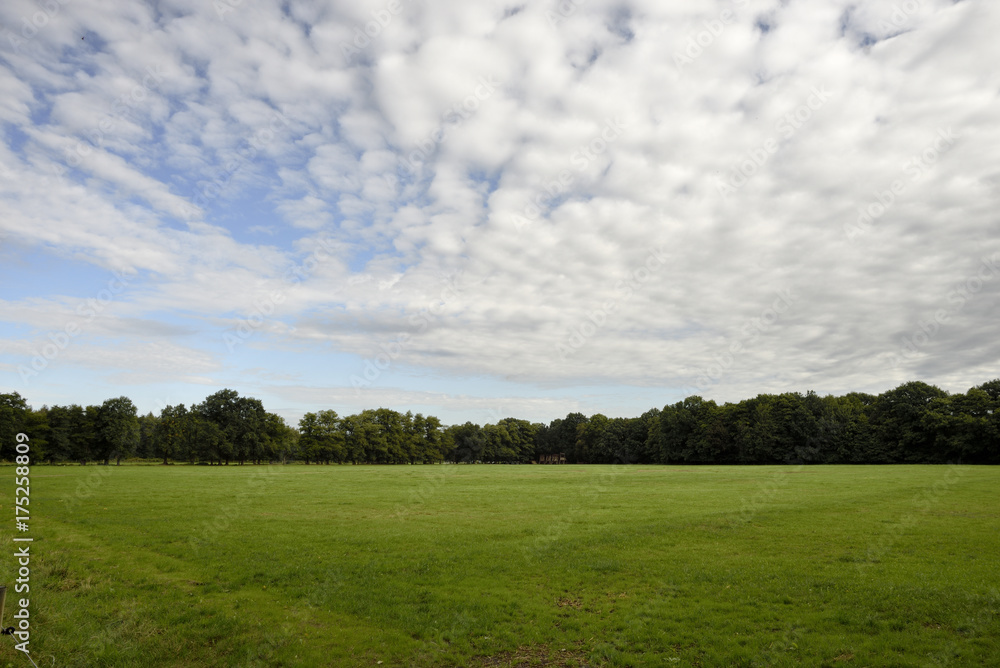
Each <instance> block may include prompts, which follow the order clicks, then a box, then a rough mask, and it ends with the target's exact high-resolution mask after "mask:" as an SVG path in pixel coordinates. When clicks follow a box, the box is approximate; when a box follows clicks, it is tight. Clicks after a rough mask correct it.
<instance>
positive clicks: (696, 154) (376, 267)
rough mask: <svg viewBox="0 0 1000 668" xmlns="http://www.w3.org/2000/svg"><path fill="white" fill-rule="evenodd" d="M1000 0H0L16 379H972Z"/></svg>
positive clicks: (439, 386)
mask: <svg viewBox="0 0 1000 668" xmlns="http://www.w3.org/2000/svg"><path fill="white" fill-rule="evenodd" d="M998 29H1000V7H997V6H995V5H994V4H993V3H988V2H977V1H976V0H966V1H965V2H959V3H955V2H952V1H951V0H884V1H883V0H869V1H862V2H857V1H856V0H852V1H851V2H848V1H846V0H819V1H818V2H810V3H787V2H779V1H778V0H759V1H752V2H751V1H743V0H739V1H736V0H718V1H714V0H703V1H698V2H690V3H662V2H655V1H653V0H648V1H633V2H629V1H622V0H616V1H615V2H609V1H605V0H587V1H585V2H577V1H574V2H562V3H560V2H555V1H547V2H527V3H518V4H517V5H516V6H515V5H513V4H509V3H502V2H483V3H458V2H443V1H442V2H423V3H416V2H408V1H406V0H399V1H396V0H392V1H386V0H373V1H362V2H350V3H348V2H307V1H304V0H303V1H294V0H293V1H292V2H289V3H278V2H267V1H265V2H254V3H250V2H234V1H231V0H228V1H225V2H219V3H214V4H213V3H202V2H191V1H189V0H166V1H164V2H158V3H147V2H129V1H128V0H123V1H122V2H115V3H110V4H109V3H99V2H96V0H73V1H72V2H69V1H67V0H53V1H52V2H48V3H36V2H32V1H30V0H7V1H6V2H4V3H3V4H2V5H0V128H2V133H3V141H2V142H0V173H2V175H3V178H2V179H0V212H2V215H0V254H2V256H3V260H2V262H3V265H2V266H3V269H2V271H3V285H4V294H3V296H2V297H3V301H2V302H0V304H2V309H0V337H2V341H3V346H2V347H0V372H2V373H3V374H4V379H5V380H4V381H3V386H4V387H5V388H7V389H8V390H16V391H19V392H21V393H22V394H24V395H25V396H26V397H28V398H29V400H30V401H33V402H35V403H38V404H41V403H43V402H48V403H51V402H61V403H66V402H70V401H78V402H84V401H87V402H93V401H100V400H102V399H104V398H106V397H107V396H117V395H119V394H129V395H130V396H133V397H134V398H136V400H137V403H138V404H139V406H140V409H143V410H151V409H153V408H154V407H155V405H157V402H160V403H163V402H164V401H165V399H167V398H169V400H170V401H172V402H176V401H185V402H190V401H197V400H200V399H201V398H202V397H204V396H205V394H207V393H208V391H211V389H212V387H216V386H220V387H221V386H230V387H234V388H236V389H238V390H240V391H242V392H245V393H250V394H255V395H257V396H261V397H262V398H264V399H265V402H267V403H268V404H269V407H273V408H275V409H277V410H279V411H281V412H284V413H285V414H286V416H287V417H290V418H292V419H294V418H295V417H297V415H300V414H301V413H302V412H304V411H307V410H315V409H316V408H319V407H336V408H338V409H340V410H353V409H355V408H361V407H367V406H377V405H392V406H393V407H394V408H398V409H403V410H405V409H407V408H414V409H418V410H423V411H424V412H432V413H435V414H438V415H441V416H442V417H444V418H445V419H446V420H448V419H450V420H464V419H472V420H478V421H484V420H486V419H493V416H494V414H496V415H501V414H503V413H504V411H506V412H509V413H511V414H514V413H516V414H517V415H518V416H521V417H527V418H530V419H539V420H548V419H552V418H554V417H557V416H559V415H560V414H563V413H565V412H567V411H569V410H583V411H584V412H595V411H603V412H606V413H609V414H638V413H640V412H642V411H643V410H645V409H647V408H649V407H651V406H662V405H663V404H664V403H666V402H668V401H671V402H672V401H676V400H679V399H680V398H681V397H682V395H683V394H685V393H687V392H689V391H692V388H695V389H696V390H697V391H699V392H701V393H702V394H704V395H705V396H707V397H711V398H714V399H717V400H720V401H724V400H735V399H739V398H742V397H746V396H752V395H754V394H756V393H758V392H769V391H785V390H801V391H804V390H807V389H814V390H817V391H819V392H846V391H851V390H866V391H881V390H884V389H886V388H889V387H892V386H894V385H895V384H898V383H899V382H902V381H904V380H909V379H914V378H920V379H922V380H926V381H928V382H933V383H938V384H940V385H941V386H943V387H945V388H946V389H949V390H964V389H966V388H967V387H968V386H970V385H972V384H975V383H978V382H981V381H983V380H985V379H988V378H993V377H996V376H998V375H1000V369H998V361H997V360H998V359H1000V342H998V341H997V339H996V337H995V335H994V334H995V315H994V314H995V310H996V309H995V307H996V301H997V297H998V295H1000V280H996V277H995V275H994V274H988V275H986V277H984V272H983V270H982V267H983V266H989V267H992V266H994V264H995V260H994V258H995V257H996V253H998V252H1000V248H998V247H997V246H998V242H997V238H998V235H997V231H998V230H997V221H996V217H995V211H996V210H997V207H996V204H997V198H998V185H1000V175H998V172H997V168H996V165H997V164H998V163H1000V122H998V121H1000V105H998V97H997V96H998V90H1000V74H997V73H996V72H995V68H990V67H988V66H987V65H985V64H987V63H992V62H996V61H997V60H998V59H1000V58H998V56H1000V53H998V51H1000V47H998V45H997V40H996V39H995V34H996V32H997V30H998ZM609 123H612V124H613V130H614V131H613V132H612V131H610V130H609ZM931 149H933V150H931ZM654 250H655V257H656V262H655V267H654V268H653V269H650V268H649V267H648V266H647V264H648V262H649V258H650V253H651V252H653V251H654ZM984 262H985V264H984ZM123 275H124V276H128V280H127V281H120V280H119V281H118V282H116V283H114V285H116V286H118V287H120V289H117V290H116V291H115V292H114V293H113V295H111V297H110V298H109V297H108V296H107V295H106V294H105V293H106V292H108V288H107V286H108V285H109V282H113V281H115V277H116V276H118V277H120V276H123ZM638 276H641V277H642V280H639V279H637V277H638ZM626 287H627V290H626ZM782 294H790V295H794V301H792V302H791V303H790V304H789V305H788V307H787V308H785V309H784V310H782V312H781V313H780V314H778V315H777V316H776V317H771V315H770V311H769V310H768V309H770V308H771V307H772V304H773V303H774V301H775V299H776V297H775V295H782ZM956 294H958V295H961V299H957V298H955V295H956ZM95 304H98V305H99V306H100V308H97V307H95V306H94V305H95ZM262 304H266V307H262V306H261V305H262ZM754 323H758V324H754ZM67 328H69V329H67ZM584 330H586V331H585V332H584ZM70 332H71V333H70ZM747 332H750V333H752V334H753V335H752V336H750V335H748V334H747ZM234 337H235V338H234ZM234 341H237V343H238V345H234V343H233V342H234ZM737 344H738V345H737ZM734 349H735V350H737V352H733V350H734ZM386 351H389V352H386ZM720 359H721V360H722V361H721V362H720V361H719V360H720ZM39 360H42V361H39ZM33 365H34V366H33ZM26 369H27V370H31V371H32V373H27V374H26V373H25V370H26ZM373 369H374V370H373ZM709 372H710V373H709ZM352 378H354V379H355V380H356V379H358V378H363V379H364V380H365V382H364V383H361V384H359V383H357V382H355V383H354V384H352V380H351V379H352ZM706 378H707V380H706ZM359 387H360V389H359Z"/></svg>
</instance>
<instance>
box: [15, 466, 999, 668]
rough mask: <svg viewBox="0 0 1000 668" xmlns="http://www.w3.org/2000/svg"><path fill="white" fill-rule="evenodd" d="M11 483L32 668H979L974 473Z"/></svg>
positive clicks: (993, 521)
mask: <svg viewBox="0 0 1000 668" xmlns="http://www.w3.org/2000/svg"><path fill="white" fill-rule="evenodd" d="M31 475H32V485H31V510H32V513H31V531H30V535H32V536H34V537H35V542H34V543H33V544H32V561H31V576H30V577H31V582H30V586H31V596H30V598H31V615H32V617H31V631H32V635H31V648H32V650H33V651H32V658H34V660H35V661H36V663H38V665H39V666H40V667H41V666H52V665H55V666H378V665H381V666H384V667H386V668H388V667H391V666H515V665H516V666H522V665H523V666H541V665H556V666H792V665H805V666H943V665H949V666H998V665H1000V640H998V638H1000V617H998V614H1000V582H998V580H1000V578H998V573H1000V531H998V530H1000V495H998V489H1000V486H998V482H1000V469H997V468H986V467H946V466H941V467H904V466H884V467H875V466H857V467H832V466H831V467H794V466H778V467H704V468H700V467H697V468H696V467H683V468H681V467H652V466H626V467H610V466H586V467H584V466H572V465H570V466H485V465H483V466H442V465H438V466H382V467H378V466H327V467H322V466H276V467H252V466H244V467H238V466H229V467H190V466H171V467H164V466H121V467H114V466H112V467H96V466H87V467H79V466H66V467H45V466H38V467H33V468H32V469H31ZM0 476H2V486H0V489H2V491H3V496H2V507H3V511H4V512H6V513H8V514H9V516H11V518H9V519H8V520H6V522H8V523H7V525H6V526H8V527H12V526H13V521H12V516H13V515H14V512H13V509H12V499H13V494H14V490H13V482H14V470H13V467H3V468H0ZM12 533H13V532H12V531H10V530H7V529H5V530H4V532H3V537H2V549H3V553H4V555H7V556H5V557H4V558H3V559H0V576H2V582H3V583H6V584H7V585H8V586H11V585H12V584H13V580H14V578H15V577H16V575H15V573H16V570H15V569H16V565H15V563H14V559H13V558H12V557H11V556H10V555H12V554H13V552H14V543H13V542H12V540H11V538H12ZM16 598H18V597H17V596H15V595H14V594H13V591H12V590H9V594H8V598H7V613H6V617H5V619H4V622H5V625H9V624H10V623H11V619H10V616H11V613H12V612H13V611H14V609H15V602H14V601H15V599H16ZM0 665H5V666H17V667H20V666H28V665H30V664H29V663H28V662H27V659H26V657H24V656H23V655H22V654H19V653H17V652H15V651H14V650H13V641H12V640H11V639H10V638H6V637H5V638H3V647H2V650H0Z"/></svg>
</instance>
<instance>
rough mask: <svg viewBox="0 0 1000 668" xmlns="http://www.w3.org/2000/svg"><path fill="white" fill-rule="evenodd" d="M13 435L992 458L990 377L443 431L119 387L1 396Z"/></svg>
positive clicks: (147, 453)
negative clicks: (145, 397) (83, 401)
mask: <svg viewBox="0 0 1000 668" xmlns="http://www.w3.org/2000/svg"><path fill="white" fill-rule="evenodd" d="M18 432H25V433H27V434H28V435H29V437H30V438H31V444H32V452H33V459H34V461H36V462H38V461H43V462H49V463H53V464H55V463H76V464H83V465H85V464H87V463H88V462H98V463H103V464H105V465H107V464H110V463H111V462H112V461H114V462H115V463H119V464H120V463H121V460H123V459H134V458H138V459H144V460H153V459H155V460H161V461H162V462H163V463H164V464H170V463H175V462H178V463H179V462H187V463H191V464H207V465H229V464H246V463H258V464H259V463H263V462H272V463H273V462H280V463H291V462H301V463H304V464H433V463H440V462H454V463H498V464H500V463H502V464H528V463H531V462H535V461H538V459H539V457H540V456H541V455H547V454H556V453H565V455H566V460H567V462H569V463H575V464H610V463H628V464H777V463H805V464H939V463H947V462H961V463H965V464H996V463H1000V379H996V380H991V381H989V382H987V383H984V384H982V385H979V386H976V387H973V388H970V389H969V390H968V391H967V392H965V393H962V394H951V393H948V392H945V391H944V390H942V389H940V388H938V387H935V386H933V385H928V384H926V383H923V382H920V381H912V382H908V383H904V384H902V385H900V386H899V387H897V388H895V389H892V390H888V391H886V392H883V393H882V394H879V395H872V394H864V393H858V392H852V393H849V394H846V395H844V396H832V395H827V396H819V395H817V394H816V393H814V392H807V393H806V394H801V393H798V392H794V393H792V392H788V393H783V394H761V395H758V396H756V397H754V398H752V399H745V400H743V401H739V402H737V403H725V404H722V405H719V404H716V403H715V402H714V401H712V400H706V399H703V398H702V397H699V396H692V397H688V398H686V399H684V400H683V401H680V402H677V403H675V404H672V405H666V406H664V407H663V408H662V409H659V408H653V409H650V410H648V411H646V412H645V413H643V414H642V415H640V416H638V417H630V418H625V417H613V418H609V417H606V416H604V415H601V414H600V413H598V414H595V415H591V416H589V417H588V416H586V415H583V414H581V413H570V414H569V415H567V416H566V417H564V418H559V419H556V420H553V421H552V422H550V423H549V424H544V423H537V422H536V423H533V422H529V421H527V420H522V419H517V418H513V417H509V418H504V419H502V420H499V421H498V422H497V423H496V424H486V425H478V424H474V423H472V422H466V423H465V424H460V425H447V426H446V425H442V423H441V421H440V420H439V419H438V418H436V417H434V416H425V415H422V414H420V413H417V414H416V415H414V414H412V413H411V412H406V413H400V412H398V411H395V410H391V409H388V408H377V409H368V410H363V411H361V412H360V413H357V414H354V415H346V416H341V415H339V414H338V413H337V412H336V411H334V410H332V409H330V410H322V411H318V412H315V413H306V414H305V415H304V416H303V417H302V419H301V420H300V421H299V423H298V425H297V426H296V427H292V426H289V425H288V424H286V422H285V420H284V419H283V418H282V417H281V416H279V415H276V414H274V413H270V412H268V411H267V410H265V408H264V406H263V404H262V402H261V401H260V400H259V399H255V398H253V397H242V396H240V395H239V393H238V392H236V391H234V390H230V389H225V390H220V391H219V392H216V393H215V394H212V395H210V396H208V397H206V398H205V400H204V401H203V402H201V403H198V404H192V405H191V406H184V405H183V404H178V405H176V406H166V407H165V408H163V410H161V411H160V414H159V415H153V414H152V412H150V413H148V414H146V415H139V414H138V413H137V410H136V407H135V405H134V404H133V403H132V401H131V400H130V399H129V398H128V397H124V396H123V397H116V398H112V399H108V400H107V401H105V402H104V403H102V404H101V405H100V406H86V407H84V406H79V405H76V404H73V405H70V406H42V407H41V408H38V409H34V408H32V407H31V406H29V405H28V404H27V401H26V399H25V398H23V397H22V396H21V395H20V394H18V393H16V392H15V393H9V394H0V459H4V460H12V459H13V455H14V444H15V439H14V436H15V434H17V433H18Z"/></svg>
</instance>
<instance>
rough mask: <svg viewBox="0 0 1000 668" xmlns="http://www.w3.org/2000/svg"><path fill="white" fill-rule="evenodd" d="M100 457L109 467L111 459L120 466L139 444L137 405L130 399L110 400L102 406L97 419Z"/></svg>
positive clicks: (118, 398)
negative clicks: (123, 459) (123, 458)
mask: <svg viewBox="0 0 1000 668" xmlns="http://www.w3.org/2000/svg"><path fill="white" fill-rule="evenodd" d="M97 423H98V429H97V447H98V453H97V454H98V457H100V458H101V459H103V460H104V465H105V466H107V465H108V464H109V463H110V461H111V457H114V458H115V460H116V463H117V464H118V465H119V466H120V465H121V463H122V457H128V456H129V455H130V454H131V453H132V452H134V451H135V448H136V446H137V445H138V444H139V419H138V417H137V415H136V409H135V405H134V404H133V403H132V400H131V399H129V398H128V397H117V398H115V399H108V400H107V401H105V402H104V403H103V404H101V408H100V412H99V413H98V418H97Z"/></svg>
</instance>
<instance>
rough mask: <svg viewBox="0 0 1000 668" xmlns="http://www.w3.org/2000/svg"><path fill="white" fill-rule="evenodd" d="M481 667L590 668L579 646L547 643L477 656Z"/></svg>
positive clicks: (585, 655)
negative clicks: (562, 646)
mask: <svg viewBox="0 0 1000 668" xmlns="http://www.w3.org/2000/svg"><path fill="white" fill-rule="evenodd" d="M479 661H480V663H477V664H475V665H476V666H481V667H482V668H516V667H520V666H553V667H555V668H591V667H592V666H593V665H594V664H592V663H588V662H587V653H586V652H585V651H584V650H583V649H582V648H580V647H579V646H573V647H565V648H561V647H559V648H557V647H551V648H550V647H549V646H548V645H525V646H524V647H518V648H517V650H516V651H514V652H501V653H500V654H495V655H493V656H484V657H480V658H479Z"/></svg>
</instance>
